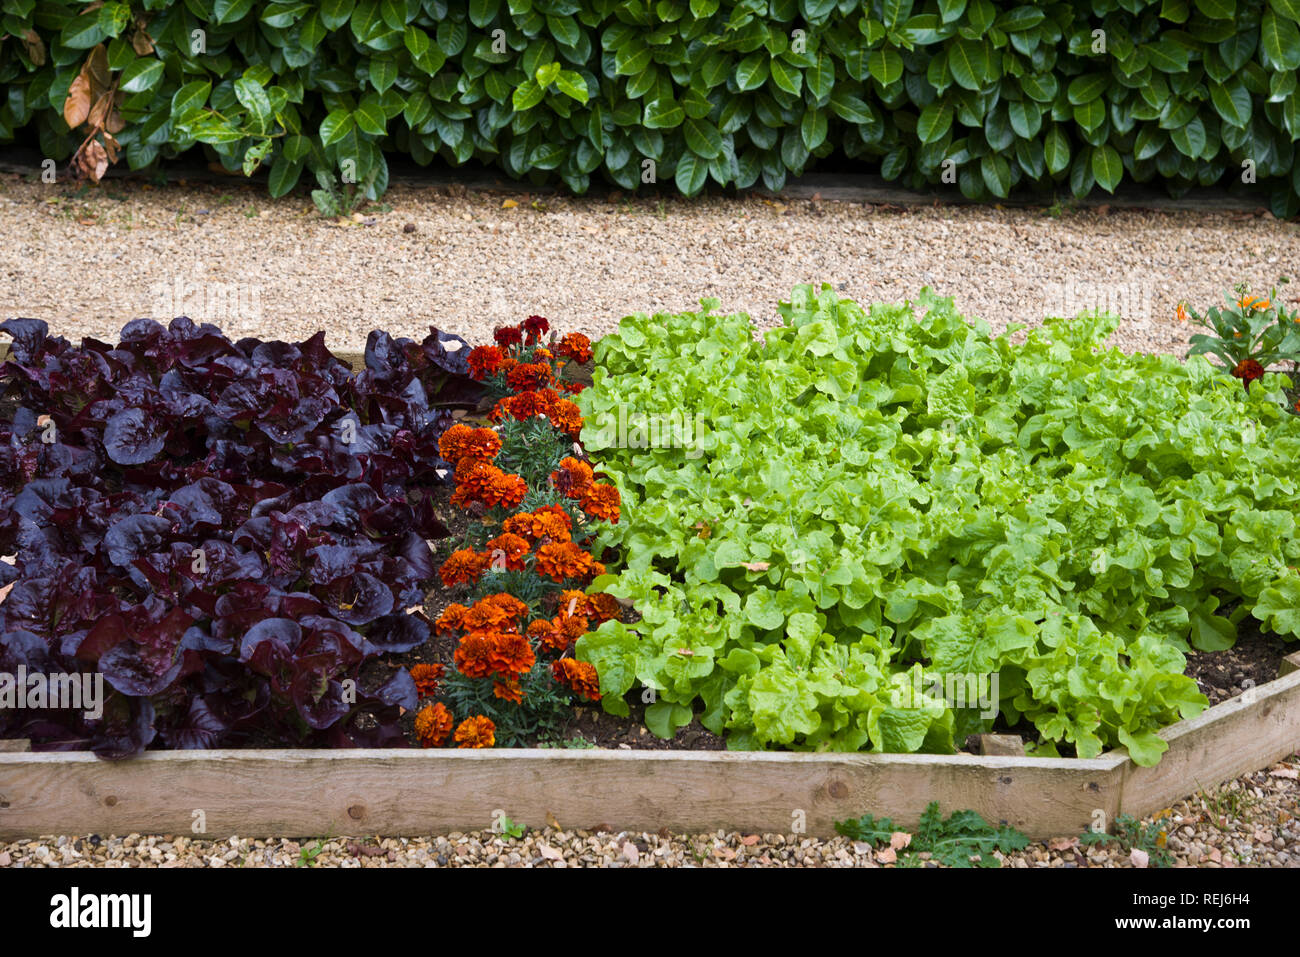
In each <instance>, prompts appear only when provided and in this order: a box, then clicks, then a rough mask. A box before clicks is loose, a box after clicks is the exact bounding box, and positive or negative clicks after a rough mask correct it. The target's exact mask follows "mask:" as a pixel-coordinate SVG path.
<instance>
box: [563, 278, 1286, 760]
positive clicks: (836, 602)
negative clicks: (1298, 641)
mask: <svg viewBox="0 0 1300 957" xmlns="http://www.w3.org/2000/svg"><path fill="white" fill-rule="evenodd" d="M717 308H718V302H717V301H716V300H702V309H701V310H700V311H699V312H687V313H682V314H679V315H656V316H654V317H653V318H649V317H646V316H644V315H638V316H632V317H628V318H626V319H624V320H623V322H622V324H621V326H620V328H619V331H618V333H617V334H616V335H613V336H610V337H607V338H605V339H602V340H601V341H600V342H599V343H598V344H597V346H596V371H595V377H594V383H593V386H592V388H590V389H588V390H586V391H585V392H584V393H583V394H582V395H581V396H580V397H579V400H578V402H579V406H580V407H581V409H582V412H583V415H584V416H586V417H587V419H588V423H589V425H588V429H587V431H586V433H585V434H584V440H585V442H586V447H587V449H588V451H589V453H590V454H591V455H592V456H593V458H594V459H596V460H597V461H598V462H599V463H600V468H601V469H603V470H604V472H606V473H607V474H608V475H609V477H610V481H611V482H612V483H613V484H614V485H615V486H616V487H618V488H619V490H620V491H621V493H622V494H623V498H624V503H625V504H624V510H623V517H622V521H620V522H619V523H618V524H617V525H614V526H608V527H606V528H604V529H602V531H601V534H600V536H599V537H598V539H597V543H598V544H600V545H605V546H609V547H613V548H618V549H620V550H621V553H622V564H621V570H620V571H619V572H618V574H616V575H613V574H612V575H607V576H604V577H601V578H598V579H597V580H596V581H595V585H596V586H597V587H598V588H600V589H601V590H603V591H605V592H607V593H609V594H612V595H615V596H617V597H619V598H621V599H624V600H626V601H631V602H633V603H634V604H635V607H636V609H637V611H638V612H639V614H640V619H639V620H638V621H637V622H635V623H625V622H622V621H617V620H611V621H608V622H604V623H602V624H601V625H600V626H599V627H598V628H597V629H596V630H595V631H594V632H593V633H591V634H588V635H586V636H584V637H583V638H582V639H581V640H580V641H579V642H578V656H579V657H580V658H584V659H586V660H588V661H590V662H592V663H593V664H595V666H596V668H597V670H598V672H599V674H600V679H601V689H602V691H603V693H604V697H603V701H604V705H605V708H606V709H607V710H609V711H613V712H616V713H626V711H627V704H626V701H625V694H626V693H627V692H629V691H630V690H632V689H635V688H641V689H648V690H649V692H650V696H651V697H653V699H654V702H655V703H654V704H652V705H651V706H650V707H649V708H648V709H647V722H648V723H649V724H650V725H651V727H652V728H655V729H656V731H657V732H658V733H662V734H672V733H673V732H674V731H676V729H677V728H679V727H680V726H682V725H684V724H686V723H687V722H689V721H691V720H692V719H693V718H695V717H698V719H699V720H700V721H701V722H702V723H703V725H704V726H705V727H706V728H708V729H710V730H712V731H714V732H716V733H718V734H723V735H725V736H726V738H727V741H728V744H729V746H731V747H733V748H770V747H780V748H793V749H801V750H858V749H864V748H865V749H871V750H874V751H890V752H894V751H902V752H911V751H931V752H945V751H951V750H952V749H953V747H954V745H955V744H956V745H959V744H960V743H961V742H962V741H963V740H964V737H965V736H966V735H967V734H970V733H976V732H983V731H988V730H990V729H992V728H993V727H994V725H995V723H999V724H1000V725H1001V726H1010V727H1016V728H1017V729H1018V730H1022V731H1024V732H1025V733H1026V735H1027V736H1028V737H1030V738H1032V739H1034V741H1033V744H1032V747H1031V752H1032V753H1034V754H1038V755H1046V756H1052V755H1071V754H1073V755H1077V756H1080V757H1092V756H1095V755H1097V754H1098V753H1100V752H1101V751H1102V750H1103V749H1105V748H1108V747H1116V746H1124V747H1127V748H1128V749H1129V752H1130V753H1131V754H1132V756H1133V757H1134V759H1135V760H1136V761H1138V762H1139V763H1141V764H1151V763H1154V762H1156V761H1158V759H1159V756H1160V754H1161V753H1162V752H1163V751H1164V749H1165V748H1166V745H1165V743H1164V741H1162V740H1161V738H1160V737H1158V735H1157V732H1158V731H1159V730H1160V729H1161V728H1162V727H1164V726H1166V725H1168V724H1170V723H1172V722H1174V721H1176V720H1178V719H1179V718H1186V717H1191V716H1193V715H1195V714H1197V713H1198V712H1199V711H1200V710H1201V709H1202V708H1204V707H1205V706H1206V704H1207V701H1206V698H1205V697H1204V696H1203V695H1202V694H1201V693H1200V691H1199V690H1198V687H1197V684H1196V682H1195V681H1194V680H1193V678H1191V677H1189V676H1187V675H1186V674H1185V673H1184V670H1185V667H1186V659H1185V653H1186V652H1188V651H1189V650H1190V649H1191V648H1196V649H1199V650H1203V651H1210V650H1219V649H1225V648H1228V647H1230V646H1232V645H1233V644H1234V642H1235V641H1236V639H1237V635H1238V631H1239V628H1242V627H1245V626H1246V625H1247V623H1248V622H1247V619H1253V622H1251V624H1253V625H1254V626H1257V627H1259V628H1261V629H1262V630H1264V631H1265V632H1272V633H1276V634H1278V635H1281V636H1282V637H1284V638H1286V639H1289V640H1290V639H1295V638H1297V637H1300V531H1298V530H1297V527H1296V517H1297V515H1300V472H1297V469H1296V465H1295V463H1296V462H1297V461H1300V418H1298V417H1297V416H1296V415H1294V414H1291V413H1292V412H1293V411H1295V410H1294V409H1293V408H1292V405H1293V404H1294V403H1295V397H1294V396H1293V395H1289V393H1288V391H1287V390H1288V388H1289V386H1290V381H1289V380H1288V379H1287V378H1286V377H1285V376H1284V375H1282V374H1280V369H1281V367H1282V364H1284V363H1288V362H1289V363H1295V362H1297V361H1300V317H1297V315H1296V314H1295V313H1294V312H1289V311H1287V310H1286V309H1285V308H1284V307H1283V306H1282V304H1281V301H1280V299H1279V298H1278V296H1277V295H1276V293H1275V294H1274V295H1273V296H1272V297H1270V298H1264V297H1254V296H1250V295H1248V294H1246V293H1245V291H1244V290H1239V291H1238V294H1237V295H1236V296H1229V297H1228V304H1227V307H1226V308H1222V309H1219V308H1215V309H1212V310H1210V311H1209V312H1208V313H1207V315H1206V316H1204V317H1202V316H1200V315H1199V314H1197V313H1196V312H1195V311H1194V310H1191V309H1190V308H1189V307H1187V306H1185V305H1180V306H1179V310H1178V312H1179V315H1180V317H1184V318H1188V317H1193V318H1195V319H1196V320H1197V321H1198V322H1200V323H1202V324H1203V325H1205V326H1207V327H1208V330H1207V332H1206V333H1205V334H1203V335H1198V336H1196V337H1195V338H1194V339H1193V350H1192V352H1193V354H1192V355H1190V356H1189V357H1188V358H1187V360H1186V361H1185V362H1184V361H1181V360H1180V359H1178V358H1176V357H1174V356H1169V355H1142V354H1137V355H1129V354H1126V353H1124V352H1121V351H1119V350H1118V349H1114V348H1110V349H1107V348H1106V347H1105V346H1104V340H1105V339H1106V338H1107V337H1108V336H1109V334H1110V333H1111V332H1113V331H1114V329H1115V327H1116V324H1117V322H1118V320H1116V319H1114V318H1113V317H1110V316H1107V315H1099V314H1085V315H1082V316H1080V317H1078V318H1076V319H1073V320H1064V319H1054V320H1048V321H1047V322H1046V323H1045V324H1044V325H1043V326H1042V327H1041V328H1036V329H1033V330H1032V331H1030V332H1029V333H1028V335H1027V337H1026V339H1025V341H1024V342H1023V343H1021V344H1015V343H1014V342H1013V341H1012V339H1011V338H1010V333H1011V332H1015V331H1016V330H1015V329H1012V330H1010V331H1009V332H1008V333H1007V334H1004V335H1001V336H996V337H995V336H992V335H991V334H990V331H989V329H988V327H987V326H986V325H985V324H983V323H982V322H974V323H969V322H967V321H966V320H964V319H963V318H962V317H961V316H959V315H958V314H957V313H956V312H955V311H954V308H953V303H952V301H951V300H947V299H939V298H936V297H934V296H933V295H931V294H930V293H929V292H928V290H927V291H923V292H922V294H921V296H920V298H919V299H918V300H917V301H916V303H914V304H911V303H908V304H903V305H880V304H877V305H873V306H871V307H870V308H863V307H861V306H859V305H857V304H855V303H853V302H850V301H847V300H841V299H839V298H838V297H837V296H836V294H835V293H834V292H833V290H832V289H831V287H830V286H823V287H822V288H821V289H820V291H819V290H816V289H814V288H813V287H811V286H800V287H797V288H796V289H795V290H794V293H793V295H792V298H791V300H790V301H789V302H784V303H782V304H781V305H780V312H781V315H782V317H783V322H782V324H781V325H779V326H777V327H776V328H774V329H767V330H764V331H763V333H762V336H761V338H760V337H758V336H756V335H755V328H754V326H753V325H752V323H751V321H750V319H749V317H747V316H745V315H720V314H718V313H717V312H716V310H717ZM1207 356H1212V357H1214V358H1216V359H1217V364H1215V363H1212V362H1211V361H1209V360H1208V359H1207V358H1206V357H1207ZM1270 367H1271V371H1270ZM1233 376H1235V377H1236V378H1235V379H1234V378H1233ZM1243 385H1244V386H1245V388H1243ZM643 693H646V692H645V691H644V690H643Z"/></svg>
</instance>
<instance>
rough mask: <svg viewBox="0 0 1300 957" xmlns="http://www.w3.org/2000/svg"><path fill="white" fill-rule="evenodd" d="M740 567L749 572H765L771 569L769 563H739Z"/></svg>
mask: <svg viewBox="0 0 1300 957" xmlns="http://www.w3.org/2000/svg"><path fill="white" fill-rule="evenodd" d="M740 565H741V567H742V568H748V569H749V570H750V571H751V572H765V571H767V570H768V569H769V568H771V567H772V565H771V563H770V562H741V563H740Z"/></svg>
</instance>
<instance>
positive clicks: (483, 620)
mask: <svg viewBox="0 0 1300 957" xmlns="http://www.w3.org/2000/svg"><path fill="white" fill-rule="evenodd" d="M509 622H510V614H509V613H508V612H507V611H506V609H504V608H502V607H501V606H500V605H498V604H497V603H495V602H490V601H486V600H484V601H477V602H475V603H474V607H473V608H471V609H470V610H469V611H467V612H466V613H465V628H466V629H467V630H469V631H471V632H475V631H495V630H496V629H499V628H501V627H502V626H504V625H506V624H509Z"/></svg>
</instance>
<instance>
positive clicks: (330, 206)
mask: <svg viewBox="0 0 1300 957" xmlns="http://www.w3.org/2000/svg"><path fill="white" fill-rule="evenodd" d="M376 172H377V171H376V170H373V169H372V170H371V171H370V173H369V174H368V176H367V179H366V181H365V182H363V183H361V184H360V185H355V184H352V183H342V182H340V181H339V179H338V177H336V176H335V175H334V174H333V173H331V172H330V171H329V170H321V171H320V172H319V173H317V174H316V182H317V184H318V185H319V187H320V188H319V189H313V190H312V191H311V201H312V202H313V203H315V204H316V209H317V211H318V212H319V213H320V214H321V215H322V216H328V217H330V218H337V217H339V216H351V215H352V214H353V213H354V212H356V210H357V209H358V208H359V207H360V206H361V205H362V204H363V203H365V202H366V198H367V191H368V190H371V189H373V187H374V177H375V174H376Z"/></svg>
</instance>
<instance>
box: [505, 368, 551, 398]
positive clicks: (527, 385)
mask: <svg viewBox="0 0 1300 957" xmlns="http://www.w3.org/2000/svg"><path fill="white" fill-rule="evenodd" d="M554 379H555V373H554V372H553V371H552V370H551V367H550V366H548V365H547V364H546V363H544V362H521V363H520V364H519V365H517V366H515V367H514V368H513V369H511V370H510V373H509V374H508V375H507V376H506V385H508V386H509V387H510V388H512V389H514V390H515V391H516V392H530V391H532V390H534V389H542V388H545V387H546V386H548V385H550V384H551V382H552V381H553V380H554Z"/></svg>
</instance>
